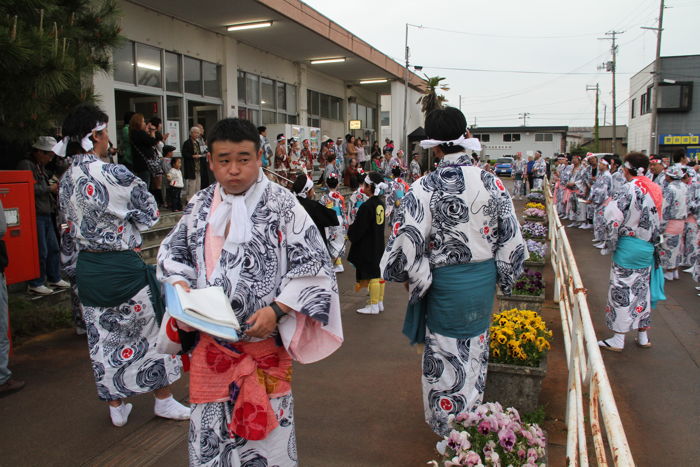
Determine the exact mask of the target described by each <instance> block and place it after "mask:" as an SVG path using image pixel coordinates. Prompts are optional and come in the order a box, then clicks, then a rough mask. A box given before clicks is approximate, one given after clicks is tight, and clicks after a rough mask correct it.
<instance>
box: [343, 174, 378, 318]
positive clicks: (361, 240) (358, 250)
mask: <svg viewBox="0 0 700 467" xmlns="http://www.w3.org/2000/svg"><path fill="white" fill-rule="evenodd" d="M387 188H388V187H387V184H386V183H384V178H383V177H382V176H381V175H380V174H379V173H377V172H371V173H370V174H369V175H367V176H366V177H365V179H364V183H363V189H364V192H365V193H366V194H367V196H369V199H368V200H367V201H365V202H364V203H362V206H360V208H359V209H358V210H357V218H356V219H355V222H354V223H353V224H352V225H351V226H350V228H349V229H348V238H349V239H350V243H351V244H352V246H351V247H350V253H349V254H348V261H350V262H351V263H352V264H353V266H355V269H356V271H355V277H356V279H357V283H356V284H355V291H358V292H359V291H360V290H361V289H363V288H365V287H367V288H368V289H369V303H367V306H365V307H364V308H360V309H359V310H357V312H358V313H361V314H364V315H376V314H379V312H381V311H384V285H385V284H384V280H383V279H382V276H381V273H380V272H379V262H380V260H381V259H382V254H383V253H384V201H383V200H382V198H381V195H382V192H383V191H384V190H386V189H387Z"/></svg>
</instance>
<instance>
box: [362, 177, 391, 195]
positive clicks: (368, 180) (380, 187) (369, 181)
mask: <svg viewBox="0 0 700 467" xmlns="http://www.w3.org/2000/svg"><path fill="white" fill-rule="evenodd" d="M365 183H366V184H367V185H372V186H373V187H376V188H377V190H379V191H383V190H386V189H387V188H389V185H387V184H386V183H384V182H381V183H379V184H376V183H374V182H373V181H372V179H371V178H369V175H367V176H366V177H365Z"/></svg>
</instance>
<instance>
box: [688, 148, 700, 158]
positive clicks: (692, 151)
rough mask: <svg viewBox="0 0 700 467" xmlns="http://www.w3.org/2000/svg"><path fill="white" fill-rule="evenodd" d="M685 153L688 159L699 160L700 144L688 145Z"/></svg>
mask: <svg viewBox="0 0 700 467" xmlns="http://www.w3.org/2000/svg"><path fill="white" fill-rule="evenodd" d="M685 155H686V156H688V159H693V160H699V159H700V146H688V147H687V148H685Z"/></svg>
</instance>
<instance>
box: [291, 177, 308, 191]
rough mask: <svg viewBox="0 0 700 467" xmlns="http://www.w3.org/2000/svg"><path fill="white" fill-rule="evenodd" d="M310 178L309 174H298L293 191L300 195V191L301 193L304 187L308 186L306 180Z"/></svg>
mask: <svg viewBox="0 0 700 467" xmlns="http://www.w3.org/2000/svg"><path fill="white" fill-rule="evenodd" d="M308 179H309V177H307V176H306V175H304V174H299V175H297V178H296V180H294V183H293V184H292V191H293V192H294V193H296V194H297V195H298V194H299V193H301V190H303V189H304V187H305V186H306V181H307V180H308Z"/></svg>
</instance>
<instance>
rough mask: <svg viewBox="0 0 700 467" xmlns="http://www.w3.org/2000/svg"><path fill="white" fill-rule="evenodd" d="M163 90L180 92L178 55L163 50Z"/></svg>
mask: <svg viewBox="0 0 700 467" xmlns="http://www.w3.org/2000/svg"><path fill="white" fill-rule="evenodd" d="M164 63H165V90H166V91H172V92H182V87H181V85H180V56H179V55H177V54H174V53H172V52H165V60H164Z"/></svg>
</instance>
